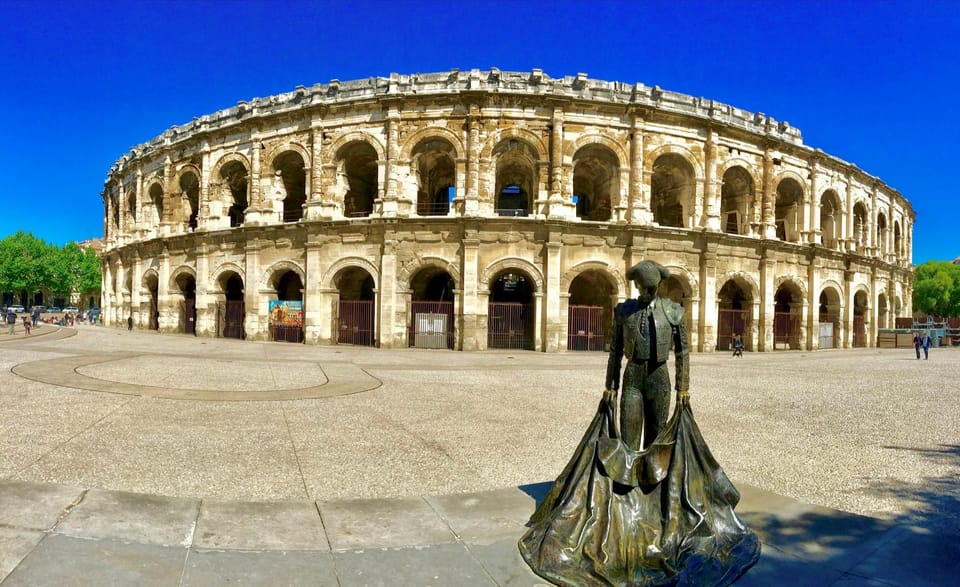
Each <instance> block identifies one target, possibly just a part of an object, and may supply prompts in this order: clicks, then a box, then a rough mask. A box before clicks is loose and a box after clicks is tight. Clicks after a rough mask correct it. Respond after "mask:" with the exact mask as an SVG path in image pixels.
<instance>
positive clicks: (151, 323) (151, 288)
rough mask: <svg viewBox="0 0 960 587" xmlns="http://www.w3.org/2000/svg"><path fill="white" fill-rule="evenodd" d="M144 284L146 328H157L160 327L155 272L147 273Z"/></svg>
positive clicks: (158, 295)
mask: <svg viewBox="0 0 960 587" xmlns="http://www.w3.org/2000/svg"><path fill="white" fill-rule="evenodd" d="M144 286H145V287H146V289H147V329H149V330H158V329H159V328H160V304H159V298H160V287H159V281H158V279H157V276H156V274H154V273H149V274H147V277H146V278H145V279H144ZM141 308H142V306H141Z"/></svg>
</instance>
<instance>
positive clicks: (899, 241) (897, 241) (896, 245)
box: [893, 222, 903, 260]
mask: <svg viewBox="0 0 960 587" xmlns="http://www.w3.org/2000/svg"><path fill="white" fill-rule="evenodd" d="M893 254H894V255H896V258H897V260H900V259H901V258H903V237H902V235H901V234H900V223H899V222H894V223H893Z"/></svg>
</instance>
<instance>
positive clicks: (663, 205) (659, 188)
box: [650, 153, 696, 228]
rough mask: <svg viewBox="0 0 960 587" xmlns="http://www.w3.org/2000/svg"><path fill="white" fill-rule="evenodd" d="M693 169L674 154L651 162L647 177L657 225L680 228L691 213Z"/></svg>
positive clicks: (693, 188) (651, 204) (693, 187)
mask: <svg viewBox="0 0 960 587" xmlns="http://www.w3.org/2000/svg"><path fill="white" fill-rule="evenodd" d="M695 177H696V176H695V175H694V173H693V167H691V166H690V164H689V163H688V162H687V160H686V159H684V158H683V157H681V156H680V155H676V154H673V153H670V154H667V155H661V156H660V157H658V158H657V160H656V161H654V163H653V176H652V177H651V178H650V210H651V211H652V212H653V221H654V222H656V223H657V224H659V225H660V226H675V227H678V228H683V227H684V226H686V225H687V222H686V218H687V217H688V216H689V215H690V213H691V212H692V202H693V196H694V191H695V182H694V178H695Z"/></svg>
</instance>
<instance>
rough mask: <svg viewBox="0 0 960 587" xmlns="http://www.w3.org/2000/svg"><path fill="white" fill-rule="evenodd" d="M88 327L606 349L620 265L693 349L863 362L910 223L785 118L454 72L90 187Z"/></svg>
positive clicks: (658, 95)
mask: <svg viewBox="0 0 960 587" xmlns="http://www.w3.org/2000/svg"><path fill="white" fill-rule="evenodd" d="M103 203H104V236H105V243H104V251H103V292H102V293H103V316H104V322H105V323H106V324H108V325H110V324H112V325H115V326H121V327H127V326H128V324H130V325H132V326H133V327H134V328H140V329H157V330H160V331H163V332H184V333H188V334H196V335H198V336H211V337H212V336H224V337H235V338H245V339H251V340H271V339H272V340H288V341H297V342H300V341H303V342H306V343H308V344H360V345H371V346H383V347H406V346H417V347H434V348H451V349H458V350H479V349H486V348H520V349H530V350H538V351H547V352H552V351H563V350H602V349H603V345H604V338H605V335H606V331H607V329H608V328H609V324H610V314H611V309H612V307H613V306H614V305H615V304H616V303H617V302H618V301H621V300H623V299H626V298H628V297H631V296H633V295H634V292H632V291H631V287H632V285H631V284H630V283H628V282H627V281H626V280H625V278H624V272H625V270H626V269H627V268H628V267H630V266H631V265H633V264H634V263H637V262H639V261H640V260H642V259H645V258H651V259H655V260H657V261H658V262H660V263H662V264H664V265H666V266H667V267H669V268H670V269H671V271H672V276H671V278H670V279H669V280H668V281H667V282H665V283H664V284H663V286H662V295H665V296H668V297H670V298H673V299H675V300H676V301H678V302H680V303H681V304H682V305H683V306H684V308H685V309H686V314H687V324H688V328H689V331H690V333H691V345H692V347H693V348H694V349H696V350H699V351H712V350H716V349H720V350H723V349H726V348H728V347H729V345H730V339H731V337H732V335H733V334H742V335H743V338H744V340H745V346H746V348H747V349H748V350H757V351H768V350H775V349H816V348H824V347H830V348H846V347H854V346H872V345H874V344H875V340H876V332H877V330H878V329H880V328H886V327H892V326H893V324H894V319H895V318H896V317H898V316H903V315H906V314H909V308H910V307H911V304H912V280H913V270H912V265H911V241H912V233H913V225H914V212H913V210H912V208H911V206H910V203H909V202H908V201H907V200H906V199H904V197H903V196H902V195H901V194H900V193H898V192H897V191H896V190H894V189H892V188H890V187H889V186H887V185H886V184H885V183H884V182H883V181H881V180H879V179H878V178H876V177H874V176H871V175H869V174H867V173H866V172H864V171H862V170H861V169H859V168H857V167H856V166H855V165H853V164H850V163H847V162H844V161H842V160H840V159H838V158H836V157H833V156H830V155H828V154H826V153H824V152H822V151H820V150H818V149H813V148H810V147H808V146H805V145H804V144H803V142H802V139H801V135H800V132H799V131H798V130H797V129H796V128H794V127H791V126H790V125H788V124H787V123H785V122H777V121H775V120H773V119H771V118H770V117H767V116H765V115H763V114H754V113H749V112H745V111H743V110H739V109H737V108H735V107H731V106H728V105H725V104H721V103H718V102H714V101H711V100H706V99H703V98H693V97H690V96H686V95H682V94H677V93H672V92H668V91H664V90H661V89H660V88H658V87H649V86H645V85H642V84H625V83H620V82H606V81H598V80H593V79H589V78H588V77H587V76H586V75H585V74H578V75H576V76H570V77H564V78H562V79H560V78H558V79H554V78H550V77H549V76H547V75H545V74H544V73H543V72H542V71H540V70H533V71H532V72H529V73H517V72H505V71H499V70H497V69H492V70H490V71H479V70H472V71H469V72H461V71H458V70H453V71H450V72H444V73H435V74H416V75H397V74H392V75H391V76H390V77H389V78H370V79H365V80H359V81H351V82H340V81H338V80H332V81H330V82H329V83H328V84H319V85H315V86H313V87H310V88H306V87H302V86H301V87H297V88H296V90H294V91H293V92H289V93H286V94H281V95H277V96H272V97H269V98H258V99H254V100H252V101H250V102H239V103H238V104H237V105H236V106H235V107H233V108H229V109H226V110H222V111H220V112H216V113H214V114H210V115H206V116H202V117H199V118H195V119H194V120H193V121H192V122H190V123H188V124H185V125H182V126H177V127H174V128H171V129H169V130H168V131H166V132H165V133H164V134H163V135H161V136H159V137H157V138H155V139H154V140H152V141H150V142H148V143H145V144H143V145H140V146H138V147H135V148H134V149H132V150H131V151H130V152H129V153H128V154H126V155H124V156H123V157H121V158H120V160H119V161H117V162H116V164H115V165H114V166H113V168H112V169H111V170H110V172H109V175H108V178H107V181H106V183H105V189H104V192H103Z"/></svg>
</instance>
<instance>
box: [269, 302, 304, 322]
mask: <svg viewBox="0 0 960 587" xmlns="http://www.w3.org/2000/svg"><path fill="white" fill-rule="evenodd" d="M270 324H271V325H274V324H283V325H288V326H303V302H302V301H300V300H297V301H289V300H270Z"/></svg>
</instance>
